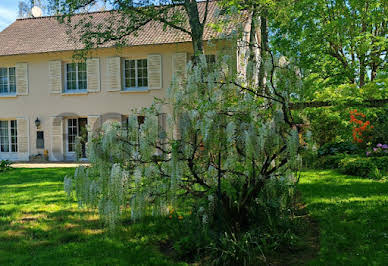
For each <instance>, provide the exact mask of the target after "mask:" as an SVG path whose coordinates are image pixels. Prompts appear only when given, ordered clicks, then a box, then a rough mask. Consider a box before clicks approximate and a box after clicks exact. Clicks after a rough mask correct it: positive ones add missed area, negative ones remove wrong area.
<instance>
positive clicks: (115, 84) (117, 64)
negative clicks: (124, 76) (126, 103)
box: [106, 57, 121, 91]
mask: <svg viewBox="0 0 388 266" xmlns="http://www.w3.org/2000/svg"><path fill="white" fill-rule="evenodd" d="M106 72H107V86H108V91H120V90H121V58H120V57H108V58H107V59H106Z"/></svg>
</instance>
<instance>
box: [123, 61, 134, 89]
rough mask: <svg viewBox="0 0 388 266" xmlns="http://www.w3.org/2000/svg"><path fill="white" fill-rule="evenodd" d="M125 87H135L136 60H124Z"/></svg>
mask: <svg viewBox="0 0 388 266" xmlns="http://www.w3.org/2000/svg"><path fill="white" fill-rule="evenodd" d="M124 68H125V88H134V87H136V61H135V60H125V64H124Z"/></svg>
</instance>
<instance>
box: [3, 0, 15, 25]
mask: <svg viewBox="0 0 388 266" xmlns="http://www.w3.org/2000/svg"><path fill="white" fill-rule="evenodd" d="M18 3H19V1H17V0H0V31H2V30H3V29H5V28H6V27H7V26H9V25H10V24H11V23H12V22H14V21H15V19H16V18H17V16H18Z"/></svg>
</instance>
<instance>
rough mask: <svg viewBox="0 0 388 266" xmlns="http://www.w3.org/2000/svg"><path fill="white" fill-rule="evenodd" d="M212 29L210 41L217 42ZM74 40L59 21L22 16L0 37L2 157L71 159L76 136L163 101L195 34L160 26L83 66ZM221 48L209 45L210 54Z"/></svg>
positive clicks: (103, 15)
mask: <svg viewBox="0 0 388 266" xmlns="http://www.w3.org/2000/svg"><path fill="white" fill-rule="evenodd" d="M215 9H216V7H215V5H212V6H211V8H210V11H211V12H210V13H209V16H210V17H212V16H215ZM110 15H111V13H110V12H96V13H90V14H87V15H82V14H80V15H77V16H88V17H90V18H92V19H96V20H101V19H109V16H110ZM210 31H211V30H210V29H206V30H205V35H204V37H205V38H204V39H205V40H210V39H211V38H213V37H214V36H213V35H212V33H211V32H210ZM71 38H72V37H71V36H70V35H68V34H67V33H66V27H65V25H63V24H60V23H59V22H58V20H57V18H56V17H40V18H29V19H19V20H17V21H15V22H14V23H13V24H11V25H10V26H9V27H8V28H6V29H5V30H4V31H3V32H1V33H0V44H1V45H0V160H4V159H8V160H12V161H29V160H30V159H31V158H33V157H34V156H38V155H43V154H47V155H48V158H49V160H50V161H66V160H74V159H75V146H76V145H75V142H76V138H77V137H78V136H85V135H87V134H88V133H87V132H86V130H87V129H89V130H90V129H91V130H93V129H96V128H98V127H99V126H101V124H102V123H104V122H106V121H110V120H112V121H119V122H120V121H123V120H124V119H125V118H126V117H127V116H128V115H129V113H130V111H131V110H132V109H136V108H141V107H146V106H149V105H150V104H152V102H153V100H154V98H155V97H157V98H163V97H165V95H166V91H167V88H168V87H169V86H170V84H171V82H172V80H173V78H174V76H177V75H179V74H182V72H184V70H185V67H186V63H187V62H188V60H189V59H190V58H191V55H192V45H191V42H190V36H188V35H187V34H184V33H182V32H179V31H177V30H174V29H167V30H165V29H163V25H161V24H158V23H149V25H146V26H145V27H144V28H143V29H142V30H141V31H140V32H139V33H138V34H136V35H134V36H130V37H128V40H127V43H128V46H126V47H122V48H114V47H112V45H110V46H109V44H107V45H106V46H105V47H104V46H103V47H101V48H98V49H94V50H92V51H90V53H89V54H88V57H87V59H86V60H85V61H80V62H75V61H74V60H73V55H74V52H75V51H76V50H77V49H79V44H77V43H75V42H74V41H73V40H72V39H71ZM217 49H218V48H217V45H216V46H211V47H210V46H208V45H206V44H205V51H206V53H208V54H210V55H212V54H215V52H216V50H217ZM83 145H85V143H83Z"/></svg>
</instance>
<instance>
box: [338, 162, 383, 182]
mask: <svg viewBox="0 0 388 266" xmlns="http://www.w3.org/2000/svg"><path fill="white" fill-rule="evenodd" d="M339 166H340V169H341V171H342V172H343V173H345V174H348V175H354V176H361V177H366V178H380V177H381V173H380V171H379V169H378V168H377V166H376V164H375V163H374V162H373V161H372V160H370V159H369V158H363V157H345V158H344V159H342V160H341V161H340V164H339Z"/></svg>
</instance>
